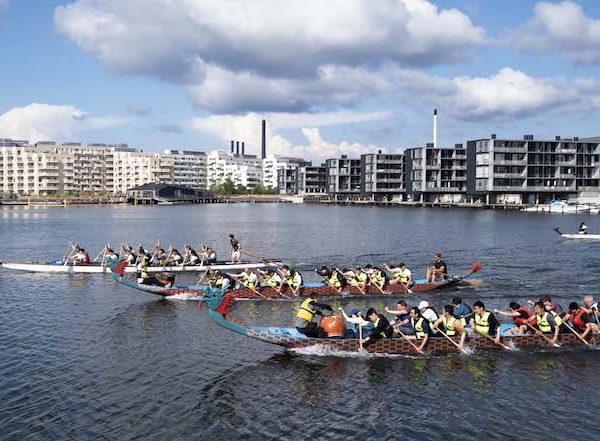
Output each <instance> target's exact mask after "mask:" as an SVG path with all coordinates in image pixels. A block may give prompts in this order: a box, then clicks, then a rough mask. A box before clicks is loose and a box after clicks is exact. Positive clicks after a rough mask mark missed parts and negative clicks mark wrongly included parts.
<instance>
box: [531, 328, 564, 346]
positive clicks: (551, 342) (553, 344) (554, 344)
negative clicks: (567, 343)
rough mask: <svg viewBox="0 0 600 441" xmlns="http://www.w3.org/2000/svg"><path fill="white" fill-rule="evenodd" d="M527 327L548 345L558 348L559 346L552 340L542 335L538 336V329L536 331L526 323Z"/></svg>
mask: <svg viewBox="0 0 600 441" xmlns="http://www.w3.org/2000/svg"><path fill="white" fill-rule="evenodd" d="M526 325H527V326H529V327H530V328H531V329H532V330H533V331H535V334H536V335H539V336H540V337H542V338H543V339H544V340H546V341H547V342H548V343H550V344H551V345H552V346H554V347H555V348H560V345H559V344H558V343H554V342H553V341H552V339H550V338H548V337H547V336H545V335H544V334H543V333H542V334H538V329H536V328H535V327H533V326H531V324H530V323H526Z"/></svg>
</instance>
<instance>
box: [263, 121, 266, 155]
mask: <svg viewBox="0 0 600 441" xmlns="http://www.w3.org/2000/svg"><path fill="white" fill-rule="evenodd" d="M266 157H267V121H265V120H264V119H263V120H262V159H265V158H266Z"/></svg>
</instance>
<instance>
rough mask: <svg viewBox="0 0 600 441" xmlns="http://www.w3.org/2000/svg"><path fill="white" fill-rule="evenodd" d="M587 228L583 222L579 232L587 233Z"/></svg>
mask: <svg viewBox="0 0 600 441" xmlns="http://www.w3.org/2000/svg"><path fill="white" fill-rule="evenodd" d="M587 230H588V226H587V225H586V224H585V223H584V222H582V223H581V225H579V234H587Z"/></svg>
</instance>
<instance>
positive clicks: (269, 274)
mask: <svg viewBox="0 0 600 441" xmlns="http://www.w3.org/2000/svg"><path fill="white" fill-rule="evenodd" d="M257 271H258V272H259V274H260V275H261V276H262V279H263V282H264V284H265V285H266V286H268V287H269V288H274V289H281V285H282V283H283V281H282V280H281V276H280V275H279V274H277V273H276V272H275V271H273V270H272V269H271V268H269V269H267V270H266V271H261V270H260V269H259V270H257Z"/></svg>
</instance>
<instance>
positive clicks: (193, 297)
mask: <svg viewBox="0 0 600 441" xmlns="http://www.w3.org/2000/svg"><path fill="white" fill-rule="evenodd" d="M164 299H165V300H184V301H185V300H202V296H199V295H197V294H192V293H186V294H174V295H172V296H165V297H164Z"/></svg>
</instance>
